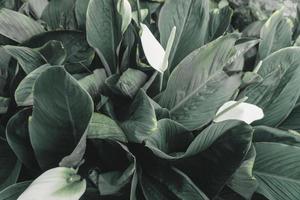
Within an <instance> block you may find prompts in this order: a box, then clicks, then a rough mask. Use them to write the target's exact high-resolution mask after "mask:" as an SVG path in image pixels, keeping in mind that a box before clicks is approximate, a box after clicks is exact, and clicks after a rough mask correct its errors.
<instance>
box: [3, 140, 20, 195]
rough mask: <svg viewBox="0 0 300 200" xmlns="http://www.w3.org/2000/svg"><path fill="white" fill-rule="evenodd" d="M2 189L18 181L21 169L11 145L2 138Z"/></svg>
mask: <svg viewBox="0 0 300 200" xmlns="http://www.w3.org/2000/svg"><path fill="white" fill-rule="evenodd" d="M0 155H1V157H0V165H1V168H0V190H3V189H4V188H6V187H8V186H10V185H12V184H14V183H16V182H17V180H18V178H19V174H20V170H21V166H22V165H21V162H19V161H18V159H17V157H16V156H15V154H14V152H13V151H12V150H11V148H10V146H9V145H8V144H7V143H6V142H5V141H3V140H1V139H0Z"/></svg>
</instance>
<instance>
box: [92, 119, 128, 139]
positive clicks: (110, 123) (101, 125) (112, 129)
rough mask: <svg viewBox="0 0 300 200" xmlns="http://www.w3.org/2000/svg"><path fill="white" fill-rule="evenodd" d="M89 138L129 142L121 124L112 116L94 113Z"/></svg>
mask: <svg viewBox="0 0 300 200" xmlns="http://www.w3.org/2000/svg"><path fill="white" fill-rule="evenodd" d="M87 137H88V138H89V139H102V140H105V139H108V140H117V141H120V142H127V139H126V136H125V134H124V133H123V131H122V129H121V128H120V127H119V125H118V124H117V123H116V122H115V121H114V120H112V119H111V118H109V117H107V116H105V115H103V114H100V113H94V114H93V116H92V119H91V121H90V123H89V126H88V129H87Z"/></svg>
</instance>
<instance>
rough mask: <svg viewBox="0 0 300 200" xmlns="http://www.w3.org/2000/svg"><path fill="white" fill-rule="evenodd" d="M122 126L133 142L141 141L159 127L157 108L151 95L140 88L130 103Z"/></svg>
mask: <svg viewBox="0 0 300 200" xmlns="http://www.w3.org/2000/svg"><path fill="white" fill-rule="evenodd" d="M122 128H123V130H124V131H125V133H126V136H127V138H128V140H129V141H131V142H141V141H143V140H144V139H145V138H146V137H148V136H149V135H151V134H152V133H154V132H155V130H156V129H157V120H156V116H155V110H154V108H153V105H152V104H151V102H150V100H149V97H148V96H147V95H146V93H145V92H144V91H143V90H140V91H139V92H138V93H137V95H136V97H135V99H134V101H133V103H132V104H131V105H130V108H129V113H128V118H127V120H125V121H124V122H123V123H122Z"/></svg>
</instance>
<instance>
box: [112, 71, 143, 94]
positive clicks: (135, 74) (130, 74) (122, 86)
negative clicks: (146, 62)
mask: <svg viewBox="0 0 300 200" xmlns="http://www.w3.org/2000/svg"><path fill="white" fill-rule="evenodd" d="M147 78H148V77H147V75H146V74H145V73H144V72H142V71H140V70H136V69H132V68H128V69H127V70H126V71H125V72H124V73H123V74H122V75H121V77H120V79H119V80H118V82H117V83H116V86H117V88H118V89H119V90H120V91H121V92H122V93H123V94H124V95H125V96H128V97H130V98H133V97H134V96H135V95H136V93H137V92H138V91H139V89H140V88H141V87H142V86H143V85H144V84H145V82H146V80H147Z"/></svg>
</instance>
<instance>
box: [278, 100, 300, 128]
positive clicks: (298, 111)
mask: <svg viewBox="0 0 300 200" xmlns="http://www.w3.org/2000/svg"><path fill="white" fill-rule="evenodd" d="M299 119H300V102H299V99H298V100H297V103H296V105H295V107H294V108H293V110H292V112H291V113H290V114H289V116H288V117H287V118H286V119H285V120H284V121H283V122H282V123H281V124H280V128H282V129H292V130H295V131H300V125H299V123H298V121H299Z"/></svg>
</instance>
